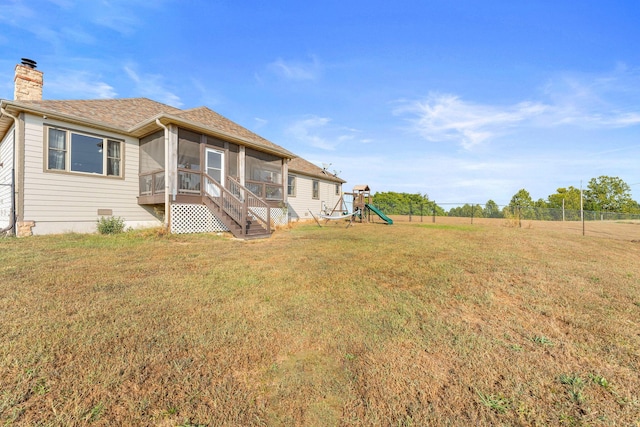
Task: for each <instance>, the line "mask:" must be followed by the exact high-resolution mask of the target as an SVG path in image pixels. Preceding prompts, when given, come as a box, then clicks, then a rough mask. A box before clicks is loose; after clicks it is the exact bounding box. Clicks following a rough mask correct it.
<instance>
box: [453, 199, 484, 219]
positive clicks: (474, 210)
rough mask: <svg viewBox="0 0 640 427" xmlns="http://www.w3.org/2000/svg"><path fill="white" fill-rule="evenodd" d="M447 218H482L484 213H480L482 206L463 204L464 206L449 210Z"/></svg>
mask: <svg viewBox="0 0 640 427" xmlns="http://www.w3.org/2000/svg"><path fill="white" fill-rule="evenodd" d="M448 215H449V216H457V217H465V218H471V217H475V218H482V217H484V212H483V211H482V206H480V205H470V204H468V203H467V204H465V205H464V206H458V207H456V208H451V209H449V214H448Z"/></svg>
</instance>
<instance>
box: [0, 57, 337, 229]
mask: <svg viewBox="0 0 640 427" xmlns="http://www.w3.org/2000/svg"><path fill="white" fill-rule="evenodd" d="M14 81H15V92H14V100H0V113H1V115H0V231H3V230H4V231H8V232H11V233H13V234H15V235H17V236H27V235H31V234H52V233H64V232H80V233H86V232H95V230H96V223H97V221H98V220H99V219H100V218H101V217H121V218H123V219H124V220H125V223H126V225H127V226H128V227H133V228H141V227H155V226H161V225H164V226H165V227H167V228H168V229H169V230H170V231H171V232H172V233H192V232H212V231H230V232H232V233H233V234H234V235H235V236H236V237H240V238H253V237H266V236H269V235H270V234H271V232H272V230H273V228H274V226H277V225H279V224H286V223H287V221H289V220H290V219H292V220H298V219H304V216H305V215H304V214H302V216H301V215H300V212H302V211H304V210H305V209H312V210H314V211H316V212H317V211H320V209H321V208H322V206H323V205H333V204H335V202H336V201H337V200H338V198H339V197H341V192H342V190H341V186H342V184H343V183H344V182H345V181H343V180H342V179H340V178H338V177H336V176H335V175H332V174H330V173H328V172H327V171H325V170H323V169H321V168H319V167H317V166H315V165H313V164H311V163H309V162H307V161H306V160H304V159H301V158H300V157H298V156H296V155H294V154H293V153H291V152H290V151H288V150H286V149H285V148H283V147H281V146H279V145H277V144H274V143H273V142H271V141H268V140H267V139H265V138H262V137H260V136H259V135H256V134H255V133H253V132H251V131H249V130H248V129H246V128H244V127H242V126H240V125H238V124H236V123H234V122H232V121H231V120H229V119H227V118H225V117H223V116H221V115H219V114H218V113H216V112H214V111H212V110H210V109H209V108H207V107H199V108H193V109H187V110H181V109H178V108H174V107H171V106H169V105H165V104H162V103H159V102H156V101H152V100H150V99H146V98H129V99H99V100H43V99H42V86H43V73H42V72H41V71H38V70H36V64H35V62H33V61H30V60H26V59H23V62H22V63H21V64H18V65H17V66H16V68H15V79H14Z"/></svg>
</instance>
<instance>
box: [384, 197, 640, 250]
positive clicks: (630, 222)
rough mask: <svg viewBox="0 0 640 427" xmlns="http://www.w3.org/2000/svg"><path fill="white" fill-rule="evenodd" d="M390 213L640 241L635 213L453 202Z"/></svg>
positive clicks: (399, 216)
mask: <svg viewBox="0 0 640 427" xmlns="http://www.w3.org/2000/svg"><path fill="white" fill-rule="evenodd" d="M448 206H450V207H449V209H448V210H445V209H446V207H448ZM385 213H387V212H385ZM388 215H390V216H391V217H392V218H393V220H394V222H396V221H397V222H422V223H432V224H458V225H462V224H484V225H499V226H508V227H520V228H540V229H549V230H560V231H568V232H571V233H574V234H582V235H591V236H599V237H608V238H614V239H621V240H631V241H634V242H640V214H633V213H621V212H597V211H581V210H579V209H562V208H559V209H555V208H539V207H518V206H515V207H513V206H504V205H502V206H500V205H491V206H486V205H480V204H465V205H462V206H461V205H460V204H453V203H452V204H438V205H437V206H435V205H431V206H429V209H428V210H427V209H426V207H425V206H422V208H420V207H418V209H414V208H413V207H410V208H409V210H408V212H406V213H399V214H394V213H393V212H391V213H389V214H388ZM374 221H375V219H374Z"/></svg>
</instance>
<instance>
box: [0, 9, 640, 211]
mask: <svg viewBox="0 0 640 427" xmlns="http://www.w3.org/2000/svg"><path fill="white" fill-rule="evenodd" d="M638 22H640V2H639V1H636V0H629V1H618V0H607V1H604V0H602V1H589V0H585V1H582V2H576V1H565V0H555V1H551V0H549V1H546V0H545V1H513V0H508V1H491V0H485V1H462V0H461V1H456V0H422V1H414V0H406V1H401V2H388V1H385V2H382V1H376V0H370V1H366V2H365V1H360V0H357V1H349V0H341V1H334V0H325V1H315V2H314V1H309V2H300V1H278V0H273V1H271V2H264V1H255V0H246V1H230V0H229V1H226V0H208V1H205V0H202V1H196V0H193V1H178V0H154V1H149V0H126V1H124V0H85V1H74V0H48V1H47V0H28V1H27V0H0V52H2V55H0V98H3V99H12V97H13V73H14V66H15V64H17V63H19V62H20V58H22V57H27V58H31V59H34V60H36V61H37V62H38V69H39V70H41V71H43V72H44V78H45V87H44V97H45V98H47V99H78V98H82V99H90V98H112V97H138V96H143V97H148V98H151V99H154V100H156V101H160V102H164V103H167V104H170V105H173V106H176V107H180V108H192V107H197V106H201V105H206V106H208V107H210V108H211V109H213V110H215V111H217V112H218V113H220V114H222V115H224V116H226V117H228V118H230V119H231V120H234V121H235V122H237V123H239V124H241V125H243V126H245V127H247V128H248V129H251V130H252V131H254V132H256V133H258V134H260V135H261V136H263V137H265V138H267V139H269V140H271V141H273V142H275V143H277V144H279V145H282V146H283V147H285V148H287V149H289V150H290V151H293V152H294V153H296V154H298V155H301V156H303V157H305V158H306V159H308V160H310V161H312V162H314V163H316V164H318V165H322V164H323V163H330V164H331V166H330V170H332V171H337V172H338V173H339V175H340V176H341V177H342V178H344V179H345V180H347V181H348V184H347V185H346V189H347V190H348V189H350V188H351V186H353V185H355V184H369V186H370V187H371V188H372V190H373V191H374V192H376V191H398V192H409V193H421V194H427V195H428V196H429V198H430V199H431V200H435V201H436V202H438V203H442V204H444V203H484V202H486V201H487V200H489V199H493V200H494V201H496V202H497V203H498V204H507V203H508V202H509V200H510V199H511V196H513V195H514V194H515V193H516V192H517V191H518V190H519V189H521V188H525V189H526V190H528V191H529V192H530V193H531V196H532V197H533V198H534V199H539V198H543V199H544V198H546V197H547V196H548V195H550V194H553V193H555V191H556V189H557V188H559V187H568V186H571V185H572V186H574V187H579V186H580V182H581V181H582V183H583V185H584V186H586V184H587V181H588V180H589V179H590V178H594V177H598V176H600V175H609V176H618V177H620V178H622V179H623V180H624V181H626V182H627V183H628V184H630V185H631V190H632V193H633V196H634V198H635V199H636V200H639V199H640V167H639V164H640V47H639V46H640V43H639V40H640V25H638Z"/></svg>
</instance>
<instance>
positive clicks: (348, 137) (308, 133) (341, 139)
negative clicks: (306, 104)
mask: <svg viewBox="0 0 640 427" xmlns="http://www.w3.org/2000/svg"><path fill="white" fill-rule="evenodd" d="M285 133H286V134H287V135H289V136H290V137H292V138H294V139H295V140H296V141H297V142H301V143H303V144H305V145H307V146H311V147H315V148H320V149H322V150H335V149H336V148H337V147H339V146H340V145H342V144H344V143H346V142H348V141H352V140H355V137H356V135H355V134H356V133H358V131H357V130H355V129H351V128H347V127H344V126H339V125H333V124H332V123H331V119H330V118H328V117H318V116H308V117H305V118H303V119H300V120H297V121H295V122H293V123H292V124H290V125H289V126H288V127H287V129H286V130H285Z"/></svg>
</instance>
